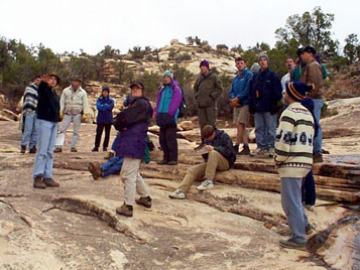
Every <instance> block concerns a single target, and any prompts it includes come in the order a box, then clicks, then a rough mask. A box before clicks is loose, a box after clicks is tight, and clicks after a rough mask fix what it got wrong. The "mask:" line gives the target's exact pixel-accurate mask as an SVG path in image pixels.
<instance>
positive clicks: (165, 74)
mask: <svg viewBox="0 0 360 270" xmlns="http://www.w3.org/2000/svg"><path fill="white" fill-rule="evenodd" d="M165 76H168V77H170V79H172V80H173V79H174V74H173V73H172V72H171V70H166V71H165V72H164V74H163V77H165Z"/></svg>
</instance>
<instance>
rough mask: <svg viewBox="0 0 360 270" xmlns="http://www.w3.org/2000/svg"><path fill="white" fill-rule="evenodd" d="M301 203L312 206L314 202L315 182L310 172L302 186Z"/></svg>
mask: <svg viewBox="0 0 360 270" xmlns="http://www.w3.org/2000/svg"><path fill="white" fill-rule="evenodd" d="M301 191H302V201H303V203H304V204H308V205H314V204H315V201H316V190H315V180H314V175H313V172H312V171H310V172H309V173H308V174H307V175H306V177H305V179H304V182H303V184H302V187H301Z"/></svg>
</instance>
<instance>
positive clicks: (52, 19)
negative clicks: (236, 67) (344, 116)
mask: <svg viewBox="0 0 360 270" xmlns="http://www.w3.org/2000/svg"><path fill="white" fill-rule="evenodd" d="M315 6H320V7H321V8H322V10H323V12H325V13H332V14H335V21H334V23H333V28H332V32H333V38H334V39H338V40H339V41H340V43H341V44H342V45H343V44H344V39H345V38H346V36H347V35H348V34H350V33H355V34H358V36H359V38H360V31H359V25H360V16H358V14H357V13H358V8H357V7H358V1H357V0H342V1H335V0H327V1H323V0H319V1H311V0H302V1H290V0H273V1H266V0H247V1H243V0H222V1H217V0H206V1H205V0H182V1H179V0H151V1H150V0H148V1H146V0H131V1H123V0H117V1H116V0H101V1H93V0H87V1H83V0H61V1H60V0H50V1H49V0H0V14H1V15H0V36H3V37H6V38H7V39H17V40H21V41H22V42H23V43H25V44H27V45H38V44H40V43H42V44H44V45H45V46H46V47H50V48H51V49H52V50H53V51H55V52H56V53H63V52H65V51H67V52H79V51H80V49H82V50H84V51H85V52H87V53H90V54H96V53H98V52H99V51H101V50H102V49H103V48H104V47H105V45H110V46H112V47H113V48H116V49H120V52H121V53H122V54H123V53H127V52H128V50H129V48H132V47H134V46H142V47H144V46H150V47H152V48H159V47H163V46H164V45H168V44H169V43H170V40H172V39H178V40H179V41H180V42H184V43H185V38H186V37H188V36H196V35H197V36H199V37H200V38H201V39H202V40H207V41H208V42H209V44H210V45H212V46H216V45H217V44H226V45H228V46H229V47H230V48H231V47H233V46H235V45H237V44H241V45H242V47H243V48H244V49H246V48H248V47H249V46H254V45H255V44H256V42H266V43H268V44H269V45H270V46H271V47H272V46H274V44H275V42H276V38H275V33H274V32H275V30H276V29H278V28H280V27H283V26H284V25H285V22H286V19H287V17H288V16H290V15H294V14H302V13H303V12H305V11H311V10H312V9H313V8H314V7H315Z"/></svg>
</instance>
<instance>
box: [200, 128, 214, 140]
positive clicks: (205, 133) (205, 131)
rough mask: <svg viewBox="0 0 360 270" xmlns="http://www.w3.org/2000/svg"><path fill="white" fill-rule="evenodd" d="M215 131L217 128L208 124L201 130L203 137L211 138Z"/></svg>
mask: <svg viewBox="0 0 360 270" xmlns="http://www.w3.org/2000/svg"><path fill="white" fill-rule="evenodd" d="M214 131H215V128H214V127H213V126H212V125H206V126H204V127H203V128H202V130H201V137H203V138H205V139H206V138H209V137H210V136H211V135H213V133H214Z"/></svg>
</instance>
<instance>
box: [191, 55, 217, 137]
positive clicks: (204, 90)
mask: <svg viewBox="0 0 360 270" xmlns="http://www.w3.org/2000/svg"><path fill="white" fill-rule="evenodd" d="M194 91H195V100H196V105H197V112H198V117H199V124H200V132H201V129H202V128H203V127H204V126H205V125H212V126H213V127H216V110H217V109H216V101H217V100H218V98H219V97H220V96H221V94H222V92H223V87H222V85H221V82H220V80H219V78H218V76H217V75H216V74H215V73H214V72H212V71H210V64H209V62H208V61H206V60H203V61H201V62H200V74H199V76H198V78H197V79H196V81H195V84H194ZM203 139H204V138H202V141H203Z"/></svg>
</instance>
